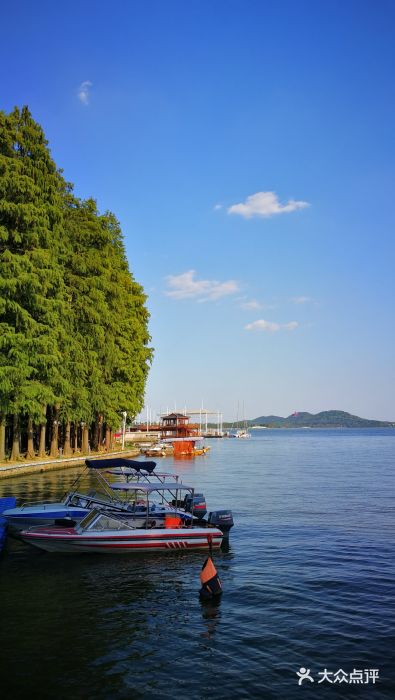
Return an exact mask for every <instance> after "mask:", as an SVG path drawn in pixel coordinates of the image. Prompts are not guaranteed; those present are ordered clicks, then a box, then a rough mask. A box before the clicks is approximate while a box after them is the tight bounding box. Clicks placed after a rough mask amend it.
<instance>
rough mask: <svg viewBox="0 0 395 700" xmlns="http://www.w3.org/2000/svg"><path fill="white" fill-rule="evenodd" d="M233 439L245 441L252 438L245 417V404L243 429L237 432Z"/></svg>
mask: <svg viewBox="0 0 395 700" xmlns="http://www.w3.org/2000/svg"><path fill="white" fill-rule="evenodd" d="M237 413H239V407H238V405H237ZM237 417H238V416H237ZM237 422H238V420H237ZM233 437H236V438H240V439H242V440H245V439H246V438H250V437H251V433H249V432H248V426H247V421H246V419H245V415H244V403H243V427H242V428H239V429H238V430H236V432H235V433H234V436H233Z"/></svg>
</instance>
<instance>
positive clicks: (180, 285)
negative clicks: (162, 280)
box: [165, 270, 239, 301]
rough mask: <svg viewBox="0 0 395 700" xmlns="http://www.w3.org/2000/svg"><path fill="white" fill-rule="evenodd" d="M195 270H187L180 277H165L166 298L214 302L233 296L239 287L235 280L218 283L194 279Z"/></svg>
mask: <svg viewBox="0 0 395 700" xmlns="http://www.w3.org/2000/svg"><path fill="white" fill-rule="evenodd" d="M195 275H196V272H195V270H188V272H183V273H182V274H181V275H168V277H166V281H167V286H168V290H167V291H166V292H165V294H166V296H168V297H172V298H173V299H195V300H196V301H215V300H217V299H221V298H222V297H225V296H229V295H230V294H235V293H236V292H238V291H239V285H238V283H237V282H236V281H235V280H228V281H227V282H218V281H217V280H198V279H195Z"/></svg>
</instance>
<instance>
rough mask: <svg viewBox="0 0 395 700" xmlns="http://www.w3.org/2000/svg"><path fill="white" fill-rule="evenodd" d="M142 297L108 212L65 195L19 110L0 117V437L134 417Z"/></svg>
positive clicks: (138, 397)
mask: <svg viewBox="0 0 395 700" xmlns="http://www.w3.org/2000/svg"><path fill="white" fill-rule="evenodd" d="M145 302H146V297H145V295H144V293H143V289H142V288H141V286H140V285H139V284H138V283H137V282H136V281H135V280H134V278H133V275H132V274H131V273H130V271H129V268H128V263H127V259H126V254H125V249H124V245H123V237H122V232H121V229H120V225H119V222H118V221H117V219H116V217H115V216H114V214H112V213H111V212H106V213H105V214H100V213H99V212H98V209H97V206H96V203H95V201H94V200H93V199H88V200H86V201H83V200H81V199H78V198H77V197H76V196H75V195H74V194H73V190H72V186H71V185H70V184H68V183H66V182H65V180H64V178H63V176H62V174H61V172H60V171H59V170H58V169H57V167H56V165H55V163H54V161H53V160H52V158H51V155H50V152H49V149H48V144H47V141H46V139H45V136H44V133H43V130H42V128H41V127H40V126H39V125H38V124H37V123H36V122H35V121H34V120H33V119H32V116H31V114H30V112H29V110H28V108H27V107H24V108H23V109H22V110H19V109H17V108H15V109H14V111H13V112H12V113H11V114H9V115H7V114H5V113H3V112H0V423H3V424H4V421H5V420H6V417H7V416H8V425H10V426H11V425H12V426H13V427H12V429H11V428H10V429H9V435H11V432H12V430H13V431H14V433H15V432H16V431H17V430H19V426H20V425H22V426H23V425H24V423H26V422H27V421H30V422H29V425H31V421H32V420H33V421H34V424H36V425H38V424H43V423H45V421H46V420H47V419H48V420H49V427H50V430H49V431H48V435H49V434H50V433H51V434H52V443H53V444H54V443H56V440H57V432H58V427H57V426H58V425H62V424H67V425H68V426H70V422H71V423H72V424H73V425H74V432H75V438H77V437H78V435H77V433H78V425H81V424H84V425H86V426H91V425H92V424H93V423H94V422H95V421H96V422H100V425H101V426H103V425H104V424H106V425H107V427H109V428H112V429H114V428H117V427H118V426H119V422H120V414H121V412H122V411H127V412H128V414H129V415H130V416H135V415H136V414H137V413H138V412H139V411H140V410H141V408H142V404H143V398H144V389H145V381H146V377H147V374H148V369H149V363H150V361H151V358H152V350H151V348H150V347H149V341H150V337H149V333H148V317H149V315H148V311H147V309H146V305H145ZM12 416H13V418H12V419H11V417H12ZM55 430H56V433H55V432H54V431H55ZM68 430H70V428H69V427H68ZM3 432H4V431H3ZM30 432H31V431H30ZM91 432H92V434H93V432H94V431H93V429H92V431H91ZM2 434H3V433H2V432H1V431H0V443H1V440H2V438H1V435H2ZM9 441H10V442H11V437H10V438H9ZM18 441H19V436H17V439H16V437H15V434H14V436H13V442H14V446H15V444H18ZM76 442H77V441H76V440H74V444H76ZM15 449H16V448H15ZM2 452H3V453H4V444H3V445H1V444H0V458H1V454H2ZM14 456H17V455H15V454H14Z"/></svg>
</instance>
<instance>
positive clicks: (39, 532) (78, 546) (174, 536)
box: [21, 510, 224, 554]
mask: <svg viewBox="0 0 395 700" xmlns="http://www.w3.org/2000/svg"><path fill="white" fill-rule="evenodd" d="M223 536H224V535H223V532H222V531H221V530H220V529H219V528H217V527H212V526H210V525H209V524H207V526H206V527H201V526H196V525H193V524H191V523H188V524H186V523H185V522H183V521H182V519H181V518H180V517H178V516H167V518H166V519H165V523H164V527H149V526H148V527H145V526H143V527H135V526H134V525H131V524H130V522H128V521H127V520H122V519H121V518H120V517H118V516H114V515H109V514H108V513H106V512H105V511H102V512H100V511H98V510H93V511H91V512H90V513H89V514H88V515H87V516H86V517H85V518H84V519H83V520H81V521H80V522H79V523H78V524H76V525H75V526H74V527H59V526H55V525H53V526H51V527H48V526H46V527H45V526H42V527H33V528H30V529H29V530H23V531H22V532H21V537H22V539H23V540H24V541H25V542H29V543H30V544H32V545H34V546H35V547H39V548H40V549H44V550H46V551H47V552H85V553H86V552H101V553H105V554H128V553H136V552H174V551H175V550H182V551H195V550H208V549H209V548H210V547H212V549H219V548H220V546H221V543H222V539H223Z"/></svg>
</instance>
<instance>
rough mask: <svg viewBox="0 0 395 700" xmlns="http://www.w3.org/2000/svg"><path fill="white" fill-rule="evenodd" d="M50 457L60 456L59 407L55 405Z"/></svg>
mask: <svg viewBox="0 0 395 700" xmlns="http://www.w3.org/2000/svg"><path fill="white" fill-rule="evenodd" d="M49 456H50V457H58V456H59V421H58V409H57V408H56V406H55V407H54V410H53V414H52V432H51V449H50V452H49Z"/></svg>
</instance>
